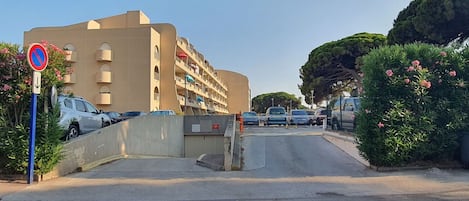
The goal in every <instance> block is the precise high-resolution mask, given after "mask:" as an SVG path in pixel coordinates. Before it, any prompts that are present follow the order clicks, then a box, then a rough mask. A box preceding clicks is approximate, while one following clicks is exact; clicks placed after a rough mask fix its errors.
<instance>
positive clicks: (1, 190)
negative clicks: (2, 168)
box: [0, 179, 29, 200]
mask: <svg viewBox="0 0 469 201" xmlns="http://www.w3.org/2000/svg"><path fill="white" fill-rule="evenodd" d="M28 186H29V185H28V184H27V182H26V181H25V180H14V181H11V180H4V179H0V200H2V198H3V197H4V196H6V195H8V194H11V193H15V192H18V191H21V190H23V189H25V188H26V187H28Z"/></svg>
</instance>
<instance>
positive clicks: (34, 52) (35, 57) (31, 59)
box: [28, 43, 49, 71]
mask: <svg viewBox="0 0 469 201" xmlns="http://www.w3.org/2000/svg"><path fill="white" fill-rule="evenodd" d="M48 62H49V55H47V51H46V48H44V46H42V45H41V44H39V43H33V44H31V45H30V46H29V48H28V63H29V66H31V68H32V69H33V70H35V71H43V70H44V69H46V67H47V63H48Z"/></svg>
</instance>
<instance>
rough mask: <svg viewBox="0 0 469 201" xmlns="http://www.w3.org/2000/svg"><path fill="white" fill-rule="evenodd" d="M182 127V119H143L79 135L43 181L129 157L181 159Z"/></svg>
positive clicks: (146, 117) (180, 117) (144, 117)
mask: <svg viewBox="0 0 469 201" xmlns="http://www.w3.org/2000/svg"><path fill="white" fill-rule="evenodd" d="M182 125H183V117H182V116H142V117H139V118H136V119H129V120H127V121H124V122H120V123H118V124H114V125H111V126H109V127H106V128H103V129H100V130H98V131H95V132H92V133H89V134H85V135H82V136H80V137H78V138H76V139H73V140H71V141H70V142H68V143H66V144H65V146H64V159H63V160H62V161H61V162H60V163H59V165H57V167H56V168H55V170H54V171H52V172H50V173H48V174H47V175H44V178H53V177H58V176H63V175H66V174H69V173H72V172H75V171H77V170H83V169H85V170H86V169H89V168H93V167H95V166H97V165H100V164H102V163H105V162H109V161H112V160H115V159H119V158H123V157H128V156H132V155H138V156H163V157H183V156H184V133H183V127H182Z"/></svg>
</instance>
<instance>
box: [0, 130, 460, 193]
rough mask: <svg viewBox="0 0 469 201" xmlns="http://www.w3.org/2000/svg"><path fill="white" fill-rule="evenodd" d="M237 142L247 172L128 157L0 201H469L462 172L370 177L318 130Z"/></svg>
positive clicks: (252, 134) (251, 135)
mask: <svg viewBox="0 0 469 201" xmlns="http://www.w3.org/2000/svg"><path fill="white" fill-rule="evenodd" d="M243 141H244V142H243V143H244V149H245V153H246V155H245V157H246V159H245V160H247V162H248V163H251V164H250V165H251V168H250V169H249V170H244V171H233V172H217V171H212V170H210V169H206V168H203V167H200V166H197V165H195V159H189V158H129V159H123V160H118V161H114V162H112V163H110V164H106V165H102V166H100V167H97V168H95V169H93V170H91V171H87V172H81V173H76V174H72V175H68V176H66V177H62V178H58V179H54V180H49V181H45V182H41V183H39V184H35V185H31V186H29V187H27V188H25V189H23V190H22V191H19V192H17V193H14V194H10V195H7V196H5V197H2V199H1V200H2V201H4V200H9V201H11V200H22V201H23V200H31V201H39V200H43V201H45V200H48V201H54V200H85V201H88V200H113V201H120V200H143V201H145V200H324V201H326V200H327V201H332V200H451V199H453V200H469V172H468V171H467V170H440V169H435V168H434V169H429V170H417V171H405V172H387V173H380V172H375V171H373V170H370V169H367V168H366V167H365V166H364V165H363V164H362V163H360V162H358V161H357V160H355V159H354V158H353V157H351V156H350V155H348V154H347V153H345V152H344V151H342V150H341V149H339V148H337V147H336V146H335V145H334V144H332V143H330V142H329V141H327V140H325V139H324V138H323V137H322V136H321V130H320V129H319V128H309V127H300V128H291V127H290V128H288V129H287V128H284V127H268V128H257V127H247V128H246V133H245V136H244V137H243ZM255 159H257V160H261V161H263V162H258V163H256V162H253V161H252V160H255ZM249 161H250V162H249Z"/></svg>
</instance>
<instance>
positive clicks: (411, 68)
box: [407, 66, 415, 72]
mask: <svg viewBox="0 0 469 201" xmlns="http://www.w3.org/2000/svg"><path fill="white" fill-rule="evenodd" d="M414 70H415V68H414V66H409V68H407V72H411V71H414Z"/></svg>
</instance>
